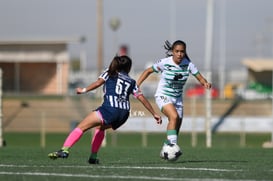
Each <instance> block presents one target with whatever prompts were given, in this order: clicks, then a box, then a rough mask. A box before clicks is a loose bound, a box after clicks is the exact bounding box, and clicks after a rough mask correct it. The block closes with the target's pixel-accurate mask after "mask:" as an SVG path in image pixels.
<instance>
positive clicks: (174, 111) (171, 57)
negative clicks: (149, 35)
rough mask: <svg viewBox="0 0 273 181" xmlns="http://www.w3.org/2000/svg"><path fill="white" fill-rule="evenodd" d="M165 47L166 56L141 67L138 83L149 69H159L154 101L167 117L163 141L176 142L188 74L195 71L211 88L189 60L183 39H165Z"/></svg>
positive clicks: (199, 79) (209, 84) (202, 82)
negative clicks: (146, 66) (141, 71)
mask: <svg viewBox="0 0 273 181" xmlns="http://www.w3.org/2000/svg"><path fill="white" fill-rule="evenodd" d="M164 48H165V49H166V50H167V52H166V55H167V57H166V58H163V59H160V60H158V61H157V62H156V63H154V64H153V65H152V66H151V67H149V68H147V69H146V70H144V72H143V73H142V74H141V75H140V77H139V79H138V80H137V85H138V86H140V85H141V84H142V82H143V81H144V80H145V79H146V78H147V77H148V76H149V75H150V74H151V73H153V72H156V73H161V78H160V81H159V83H158V87H157V90H156V93H155V101H156V103H157V105H158V107H159V109H160V110H161V111H162V113H163V114H164V115H165V116H167V117H168V121H169V122H168V125H167V140H166V141H165V143H164V144H168V143H171V144H177V136H178V133H179V130H180V127H181V124H182V118H183V87H184V85H185V83H186V81H187V79H188V77H189V75H190V74H192V75H194V77H195V78H196V79H197V80H198V81H199V82H200V83H201V84H202V85H203V86H204V87H205V88H207V89H210V88H211V83H209V82H207V80H206V79H205V78H204V77H203V76H202V74H201V73H200V72H199V71H198V69H197V68H196V66H195V65H194V64H193V63H192V62H191V60H190V58H189V57H188V55H187V52H186V43H185V42H183V41H181V40H177V41H175V42H174V43H173V44H172V45H171V44H170V43H169V42H168V41H166V42H165V45H164Z"/></svg>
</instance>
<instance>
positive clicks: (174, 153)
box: [160, 143, 182, 161]
mask: <svg viewBox="0 0 273 181" xmlns="http://www.w3.org/2000/svg"><path fill="white" fill-rule="evenodd" d="M181 155H182V151H181V150H180V147H179V146H178V145H177V144H171V143H169V144H164V145H163V147H162V149H161V151H160V157H161V158H162V159H164V160H168V161H176V160H177V159H178V158H179V157H180V156H181Z"/></svg>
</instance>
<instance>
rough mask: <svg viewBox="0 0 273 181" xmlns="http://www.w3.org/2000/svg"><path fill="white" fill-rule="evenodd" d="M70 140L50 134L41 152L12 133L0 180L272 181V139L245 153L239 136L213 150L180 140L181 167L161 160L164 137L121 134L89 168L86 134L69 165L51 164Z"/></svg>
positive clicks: (216, 142)
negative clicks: (52, 156) (52, 155)
mask: <svg viewBox="0 0 273 181" xmlns="http://www.w3.org/2000/svg"><path fill="white" fill-rule="evenodd" d="M66 135H67V134H48V135H47V136H46V147H45V148H41V147H40V136H39V134H35V133H21V134H20V133H7V134H5V135H4V136H5V137H4V138H5V140H6V141H7V146H6V147H3V148H1V149H0V180H6V181H9V180H10V181H14V180H28V181H31V180H35V181H36V180H40V181H43V180H58V181H62V180H65V181H70V180H75V179H78V180H83V181H84V180H99V181H103V180H107V181H109V180H130V181H132V180H176V181H179V180H191V181H194V180H272V178H273V164H272V163H273V157H272V152H273V150H272V149H263V148H261V145H262V143H263V141H268V139H270V135H269V134H247V135H246V142H245V143H246V146H245V147H240V136H239V135H238V134H216V135H213V139H212V148H206V147H205V136H204V135H202V134H199V135H198V145H197V147H195V148H193V147H191V142H190V140H191V137H190V134H182V135H180V138H179V140H180V143H179V145H180V146H181V148H182V150H183V153H184V154H183V155H182V157H181V158H180V159H179V160H178V161H176V162H167V161H164V160H161V159H160V158H159V151H160V149H161V146H162V140H163V139H164V137H165V135H164V134H148V138H147V140H148V141H147V147H142V146H141V145H142V144H141V142H142V141H141V140H142V135H141V134H137V133H130V134H129V133H128V134H125V133H118V134H117V142H116V146H114V145H112V140H111V138H112V135H111V134H107V146H106V147H103V148H102V149H101V150H100V153H99V158H100V162H101V164H99V165H89V164H87V159H88V156H89V150H90V146H89V145H90V134H89V133H86V134H85V135H84V136H83V137H82V139H81V140H80V141H79V142H78V143H77V144H76V145H75V146H74V147H73V148H72V149H71V152H70V156H69V158H68V159H57V160H50V159H49V158H48V157H47V154H48V153H49V152H52V151H56V150H58V149H59V148H60V147H61V145H62V143H63V141H64V139H65V137H66Z"/></svg>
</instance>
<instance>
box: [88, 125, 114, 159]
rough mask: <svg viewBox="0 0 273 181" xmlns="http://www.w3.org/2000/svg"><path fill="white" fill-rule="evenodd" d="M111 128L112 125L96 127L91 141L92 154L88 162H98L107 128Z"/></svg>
mask: <svg viewBox="0 0 273 181" xmlns="http://www.w3.org/2000/svg"><path fill="white" fill-rule="evenodd" d="M108 128H111V126H110V125H109V126H104V125H102V126H98V127H96V128H95V131H94V134H93V139H92V142H91V154H90V157H89V159H88V162H89V163H90V164H98V163H99V159H98V158H97V156H98V152H99V149H100V147H101V144H102V142H103V139H104V137H105V130H106V129H108Z"/></svg>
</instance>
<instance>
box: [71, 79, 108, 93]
mask: <svg viewBox="0 0 273 181" xmlns="http://www.w3.org/2000/svg"><path fill="white" fill-rule="evenodd" d="M104 83H105V80H104V79H103V78H98V80H96V81H95V82H93V83H91V84H90V85H89V86H87V87H85V88H81V87H78V88H77V89H76V92H77V94H83V93H86V92H88V91H92V90H94V89H96V88H98V87H100V86H101V85H103V84H104Z"/></svg>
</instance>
